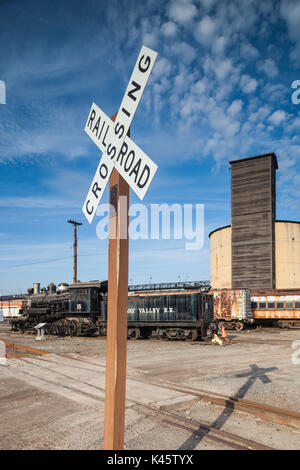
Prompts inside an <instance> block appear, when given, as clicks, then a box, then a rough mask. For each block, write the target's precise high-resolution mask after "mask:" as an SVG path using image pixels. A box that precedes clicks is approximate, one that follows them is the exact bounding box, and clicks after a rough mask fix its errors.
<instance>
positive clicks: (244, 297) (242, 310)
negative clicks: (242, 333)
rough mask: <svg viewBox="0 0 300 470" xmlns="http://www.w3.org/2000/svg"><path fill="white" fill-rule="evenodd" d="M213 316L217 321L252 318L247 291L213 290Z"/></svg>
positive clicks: (248, 292)
mask: <svg viewBox="0 0 300 470" xmlns="http://www.w3.org/2000/svg"><path fill="white" fill-rule="evenodd" d="M211 292H212V294H213V298H214V316H215V318H216V319H218V320H227V321H230V320H248V319H251V318H252V313H251V304H250V291H249V289H214V290H213V291H211Z"/></svg>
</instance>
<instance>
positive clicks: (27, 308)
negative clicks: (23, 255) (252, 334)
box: [11, 281, 217, 340]
mask: <svg viewBox="0 0 300 470" xmlns="http://www.w3.org/2000/svg"><path fill="white" fill-rule="evenodd" d="M176 287H177V288H176V289H173V290H172V289H170V290H167V291H163V290H160V291H159V292H155V291H148V292H129V294H128V337H129V338H134V339H138V338H140V337H141V338H148V337H149V336H151V335H152V333H153V332H156V333H157V334H158V336H159V337H161V338H168V339H181V340H183V339H191V340H196V339H197V338H198V339H201V338H204V337H205V336H207V335H208V334H210V333H212V332H214V331H216V330H217V323H216V322H215V321H214V318H213V298H212V296H211V295H209V294H208V293H207V292H205V289H203V288H200V287H199V286H198V287H197V286H193V288H191V286H188V287H189V288H187V287H186V288H178V286H176ZM19 313H20V316H18V317H17V318H13V319H11V326H12V329H13V330H15V331H22V332H24V331H25V330H30V329H33V328H34V326H36V325H37V324H38V323H46V325H45V332H46V334H47V333H48V334H54V335H60V336H67V335H71V336H90V335H97V334H98V335H99V334H100V335H105V334H106V329H107V281H102V282H100V281H91V282H86V283H77V284H73V285H70V286H68V285H67V284H63V283H61V284H59V285H58V288H56V286H55V285H54V284H53V283H51V284H49V286H48V288H47V289H45V288H44V289H42V290H41V291H40V289H39V284H35V285H34V288H33V289H28V296H27V298H26V299H25V301H24V305H23V307H22V309H21V310H20V312H19Z"/></svg>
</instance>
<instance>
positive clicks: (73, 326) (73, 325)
mask: <svg viewBox="0 0 300 470" xmlns="http://www.w3.org/2000/svg"><path fill="white" fill-rule="evenodd" d="M69 329H70V335H71V336H78V325H77V322H76V320H71V321H70V328H69Z"/></svg>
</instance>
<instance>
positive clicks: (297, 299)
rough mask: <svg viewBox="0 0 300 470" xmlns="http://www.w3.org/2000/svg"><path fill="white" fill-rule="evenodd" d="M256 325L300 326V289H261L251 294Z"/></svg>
mask: <svg viewBox="0 0 300 470" xmlns="http://www.w3.org/2000/svg"><path fill="white" fill-rule="evenodd" d="M251 311H252V315H253V319H254V321H255V323H256V324H261V325H267V324H269V325H272V326H281V327H283V328H293V327H297V326H300V289H285V290H283V289H281V290H278V289H267V290H266V289H264V290H262V289H260V290H255V291H252V292H251Z"/></svg>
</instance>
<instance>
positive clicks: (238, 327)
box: [234, 321, 244, 331]
mask: <svg viewBox="0 0 300 470" xmlns="http://www.w3.org/2000/svg"><path fill="white" fill-rule="evenodd" d="M234 326H235V329H236V331H242V330H243V329H244V323H242V322H241V321H238V322H236V323H235V325H234Z"/></svg>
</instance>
